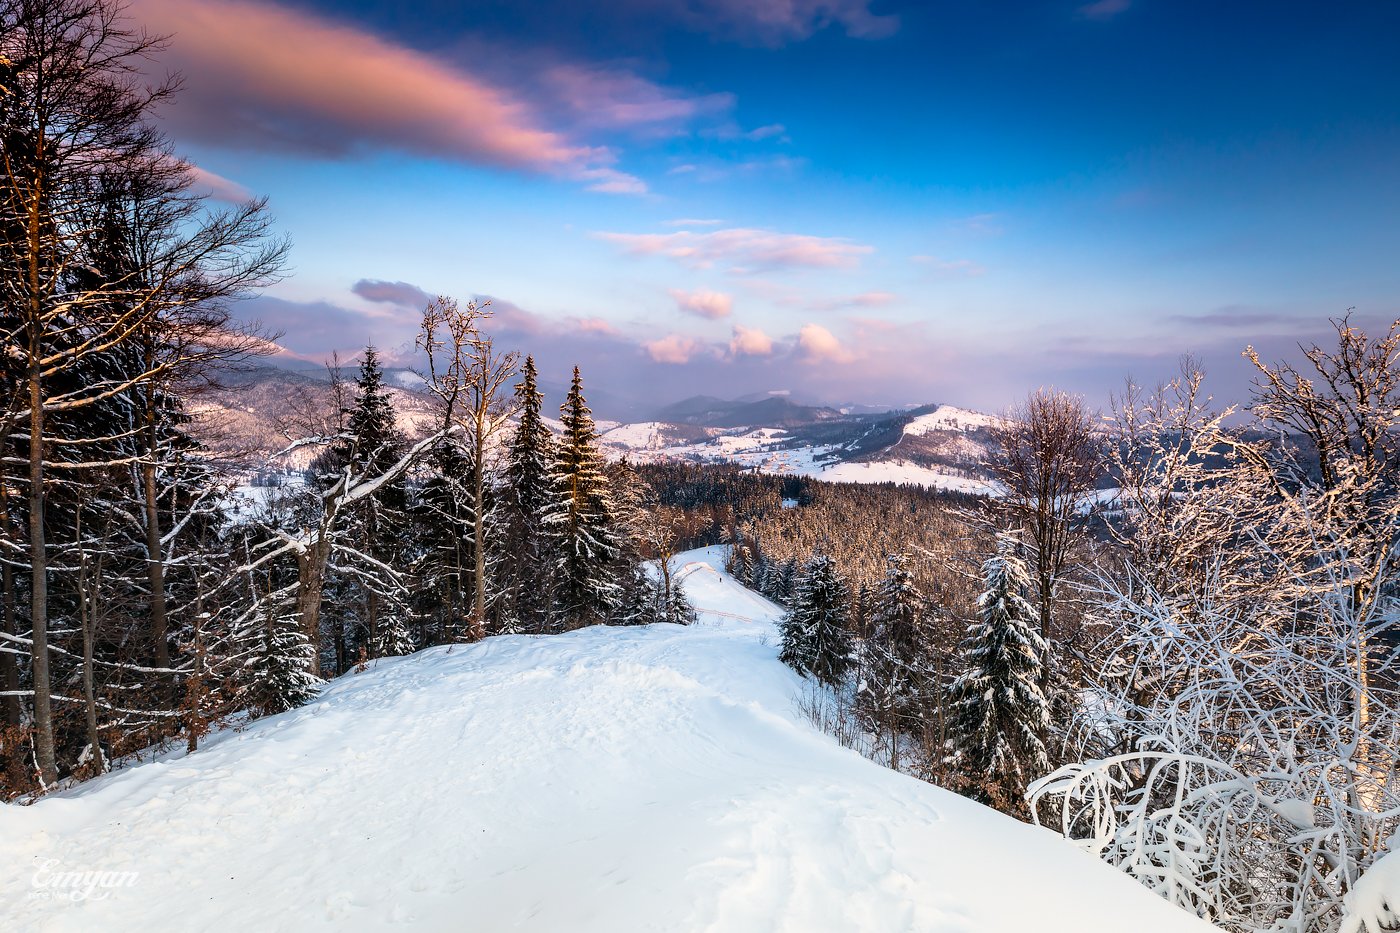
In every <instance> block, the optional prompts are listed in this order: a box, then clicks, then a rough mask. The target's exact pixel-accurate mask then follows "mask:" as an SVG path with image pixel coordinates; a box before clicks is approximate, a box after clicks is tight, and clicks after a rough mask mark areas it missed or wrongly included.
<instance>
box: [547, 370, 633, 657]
mask: <svg viewBox="0 0 1400 933" xmlns="http://www.w3.org/2000/svg"><path fill="white" fill-rule="evenodd" d="M559 419H560V421H562V422H563V424H564V436H563V437H562V438H560V441H559V447H558V453H557V456H556V457H555V459H554V463H553V466H552V468H551V470H550V495H549V502H548V504H547V505H546V506H545V509H544V513H543V517H542V519H541V525H542V527H543V529H544V533H545V535H546V537H547V540H548V541H549V543H550V550H551V557H552V559H553V577H554V582H555V610H556V612H557V613H558V622H557V625H558V626H559V627H561V628H564V629H570V628H578V627H580V626H583V625H590V624H592V623H595V622H601V621H603V620H604V619H606V618H607V617H608V614H609V612H610V610H611V609H612V607H613V605H615V604H616V602H617V600H618V597H619V595H620V593H619V587H618V584H617V580H616V572H615V567H614V562H615V561H616V560H617V557H618V553H619V540H618V532H617V528H616V527H615V523H614V519H613V502H612V495H611V490H610V489H609V485H608V476H607V472H606V470H605V469H604V464H603V455H602V453H601V452H600V451H599V449H598V432H597V430H596V429H595V427H594V425H593V413H592V412H591V411H589V409H588V403H587V402H586V401H585V400H584V397H583V381H582V379H581V378H580V376H579V371H578V367H577V366H575V367H574V378H573V382H572V384H571V385H570V387H569V394H568V397H567V398H565V400H564V404H563V405H561V406H560V408H559Z"/></svg>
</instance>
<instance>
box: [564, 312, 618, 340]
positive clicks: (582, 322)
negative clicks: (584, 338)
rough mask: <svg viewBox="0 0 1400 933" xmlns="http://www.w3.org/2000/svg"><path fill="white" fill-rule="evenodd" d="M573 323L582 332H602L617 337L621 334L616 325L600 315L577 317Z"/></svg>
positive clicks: (604, 334)
mask: <svg viewBox="0 0 1400 933" xmlns="http://www.w3.org/2000/svg"><path fill="white" fill-rule="evenodd" d="M573 324H574V327H575V328H577V330H578V332H579V333H581V334H600V335H602V336H605V337H616V336H618V335H619V332H618V329H617V328H616V327H614V326H613V325H612V324H610V323H609V322H607V321H605V320H603V319H602V318H600V317H585V318H576V319H575V320H574V321H573Z"/></svg>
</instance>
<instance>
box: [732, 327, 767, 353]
mask: <svg viewBox="0 0 1400 933" xmlns="http://www.w3.org/2000/svg"><path fill="white" fill-rule="evenodd" d="M729 353H730V355H731V356H735V357H740V356H772V354H773V338H772V337H769V336H768V335H767V334H765V333H764V332H763V331H761V330H759V329H758V328H757V327H745V326H744V325H742V324H735V325H734V336H733V337H731V338H730V340H729Z"/></svg>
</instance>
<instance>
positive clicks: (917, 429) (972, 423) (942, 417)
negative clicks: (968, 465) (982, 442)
mask: <svg viewBox="0 0 1400 933" xmlns="http://www.w3.org/2000/svg"><path fill="white" fill-rule="evenodd" d="M1000 420H1001V419H999V418H997V417H996V416H994V415H984V414H983V413H982V412H980V411H969V410H968V409H966V408H958V407H956V406H953V405H939V406H938V407H937V408H935V409H934V410H933V411H931V412H929V413H928V414H926V415H916V416H915V417H914V418H913V419H912V420H911V421H910V422H909V423H908V424H906V425H905V426H904V433H905V434H909V435H911V436H913V437H923V436H924V435H925V434H929V433H931V432H934V431H975V430H978V429H980V428H990V427H993V426H995V425H996V424H997V423H998V422H999V421H1000Z"/></svg>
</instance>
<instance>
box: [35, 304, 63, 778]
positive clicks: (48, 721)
mask: <svg viewBox="0 0 1400 933" xmlns="http://www.w3.org/2000/svg"><path fill="white" fill-rule="evenodd" d="M34 326H37V324H36V325H34ZM31 341H32V342H33V343H34V344H37V343H38V341H37V339H36V337H31ZM41 378H42V377H41V375H40V372H39V350H38V347H37V346H32V347H31V351H30V364H29V564H30V576H31V580H32V582H31V590H30V618H31V620H32V624H33V627H34V631H33V639H34V646H33V661H34V757H35V760H36V761H37V762H38V765H39V777H40V779H41V780H43V782H44V783H45V784H52V783H53V782H54V781H57V780H58V765H57V763H56V761H55V757H54V741H53V698H52V696H51V695H50V689H51V683H50V676H49V574H48V555H47V554H46V553H45V550H46V548H45V544H44V396H43V389H42V386H41V384H40V380H41Z"/></svg>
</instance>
